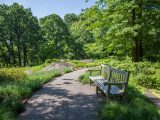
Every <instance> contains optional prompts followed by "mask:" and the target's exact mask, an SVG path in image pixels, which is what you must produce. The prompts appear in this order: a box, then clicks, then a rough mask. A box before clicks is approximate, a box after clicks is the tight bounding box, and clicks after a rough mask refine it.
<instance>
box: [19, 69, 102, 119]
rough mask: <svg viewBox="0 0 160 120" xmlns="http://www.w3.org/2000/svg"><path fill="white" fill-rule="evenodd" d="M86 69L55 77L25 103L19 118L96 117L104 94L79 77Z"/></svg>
mask: <svg viewBox="0 0 160 120" xmlns="http://www.w3.org/2000/svg"><path fill="white" fill-rule="evenodd" d="M85 70H86V69H82V70H77V71H74V72H71V73H67V74H64V75H63V76H60V77H57V78H54V79H53V80H52V81H51V82H49V83H47V84H46V85H44V86H43V87H42V89H40V90H39V91H37V92H36V93H35V94H34V95H33V96H32V97H31V98H30V99H29V100H28V102H27V103H26V105H25V107H26V111H25V112H24V113H22V114H21V115H20V120H96V119H97V118H96V116H97V112H98V109H99V107H100V104H101V102H103V96H97V95H96V94H95V93H96V92H95V91H96V90H95V87H94V86H89V85H82V84H81V83H80V82H79V81H78V77H79V76H80V75H81V74H83V73H84V72H85Z"/></svg>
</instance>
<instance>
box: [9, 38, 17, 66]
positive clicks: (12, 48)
mask: <svg viewBox="0 0 160 120" xmlns="http://www.w3.org/2000/svg"><path fill="white" fill-rule="evenodd" d="M10 45H11V54H12V57H13V65H16V57H15V53H14V47H13V45H14V44H13V38H12V37H10Z"/></svg>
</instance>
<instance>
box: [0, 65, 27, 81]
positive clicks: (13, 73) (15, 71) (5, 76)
mask: <svg viewBox="0 0 160 120" xmlns="http://www.w3.org/2000/svg"><path fill="white" fill-rule="evenodd" d="M24 77H26V74H25V73H24V69H23V68H11V69H7V68H3V69H0V82H1V81H5V80H20V79H23V78H24Z"/></svg>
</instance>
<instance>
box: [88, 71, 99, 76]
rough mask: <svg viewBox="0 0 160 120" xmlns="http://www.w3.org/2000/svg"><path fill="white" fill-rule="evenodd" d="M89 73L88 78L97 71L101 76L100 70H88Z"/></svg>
mask: <svg viewBox="0 0 160 120" xmlns="http://www.w3.org/2000/svg"><path fill="white" fill-rule="evenodd" d="M88 71H89V72H90V76H91V75H92V72H95V71H99V74H101V70H100V69H95V70H88Z"/></svg>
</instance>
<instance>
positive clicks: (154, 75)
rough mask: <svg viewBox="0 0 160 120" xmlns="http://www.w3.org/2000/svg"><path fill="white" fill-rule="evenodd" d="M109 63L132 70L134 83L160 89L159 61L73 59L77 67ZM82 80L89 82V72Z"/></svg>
mask: <svg viewBox="0 0 160 120" xmlns="http://www.w3.org/2000/svg"><path fill="white" fill-rule="evenodd" d="M104 63H107V64H109V65H111V66H112V67H115V68H118V69H122V70H128V71H130V72H131V74H130V75H131V76H130V79H131V80H132V82H133V83H136V84H138V85H141V86H143V87H146V88H152V89H158V90H160V80H159V78H160V66H159V63H151V62H147V61H145V62H139V63H133V62H131V59H129V58H127V59H123V60H118V59H117V60H116V59H115V58H110V59H102V60H95V61H94V62H80V61H79V62H78V61H72V64H74V65H75V66H76V67H92V66H97V65H100V64H104ZM82 76H83V77H81V81H82V82H83V80H84V81H85V82H84V83H89V76H88V73H86V74H85V75H82Z"/></svg>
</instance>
